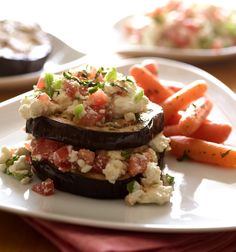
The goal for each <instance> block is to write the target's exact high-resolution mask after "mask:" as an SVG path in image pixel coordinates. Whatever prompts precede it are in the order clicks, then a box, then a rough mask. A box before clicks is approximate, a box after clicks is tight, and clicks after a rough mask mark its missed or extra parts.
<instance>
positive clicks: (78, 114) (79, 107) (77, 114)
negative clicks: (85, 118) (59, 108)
mask: <svg viewBox="0 0 236 252" xmlns="http://www.w3.org/2000/svg"><path fill="white" fill-rule="evenodd" d="M83 112H84V106H83V104H78V105H77V106H75V108H74V115H75V117H76V118H78V119H79V118H80V117H81V115H82V113H83Z"/></svg>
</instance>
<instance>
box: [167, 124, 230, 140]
mask: <svg viewBox="0 0 236 252" xmlns="http://www.w3.org/2000/svg"><path fill="white" fill-rule="evenodd" d="M231 131H232V126H231V125H230V124H228V123H220V122H213V121H210V120H205V121H204V122H203V123H202V124H201V126H200V127H199V128H198V130H197V131H195V132H194V133H193V134H192V135H191V136H190V137H193V138H197V139H202V140H206V141H209V142H214V143H223V142H224V141H226V140H227V138H228V137H229V135H230V133H231ZM163 133H164V135H165V136H167V137H169V136H178V135H184V134H182V133H181V132H180V130H179V126H178V124H175V125H168V126H165V127H164V131H163Z"/></svg>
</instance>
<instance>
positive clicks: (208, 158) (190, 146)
mask: <svg viewBox="0 0 236 252" xmlns="http://www.w3.org/2000/svg"><path fill="white" fill-rule="evenodd" d="M170 140H171V142H170V145H171V153H172V154H173V155H175V156H176V157H177V158H179V160H180V159H182V158H184V157H188V158H190V159H192V160H195V161H198V162H202V163H208V164H214V165H219V166H223V167H229V168H236V147H232V146H227V145H223V144H218V143H213V142H208V141H204V140H200V139H196V138H191V137H185V136H172V137H170Z"/></svg>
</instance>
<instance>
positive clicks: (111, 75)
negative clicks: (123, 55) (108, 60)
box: [104, 67, 117, 81]
mask: <svg viewBox="0 0 236 252" xmlns="http://www.w3.org/2000/svg"><path fill="white" fill-rule="evenodd" d="M116 79H117V70H116V68H115V67H112V68H110V69H109V70H108V71H107V73H106V75H105V76H104V80H105V81H114V80H116Z"/></svg>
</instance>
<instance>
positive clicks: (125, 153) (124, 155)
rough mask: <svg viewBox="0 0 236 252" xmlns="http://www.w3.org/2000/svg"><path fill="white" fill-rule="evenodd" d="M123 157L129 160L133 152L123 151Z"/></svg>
mask: <svg viewBox="0 0 236 252" xmlns="http://www.w3.org/2000/svg"><path fill="white" fill-rule="evenodd" d="M121 156H122V157H123V158H125V159H126V160H127V159H129V158H130V156H131V151H128V150H124V151H121Z"/></svg>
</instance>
